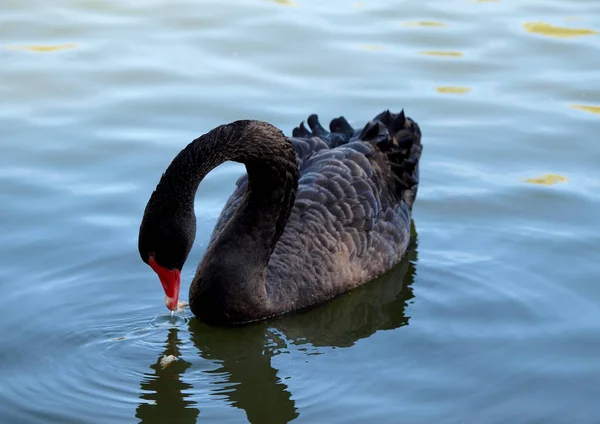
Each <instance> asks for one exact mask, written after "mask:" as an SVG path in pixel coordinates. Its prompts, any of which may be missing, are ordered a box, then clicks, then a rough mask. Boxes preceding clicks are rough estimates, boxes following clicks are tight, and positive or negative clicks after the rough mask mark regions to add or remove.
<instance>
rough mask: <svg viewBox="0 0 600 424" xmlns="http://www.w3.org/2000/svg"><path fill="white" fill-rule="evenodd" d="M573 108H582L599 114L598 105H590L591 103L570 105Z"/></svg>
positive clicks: (599, 107) (599, 108)
mask: <svg viewBox="0 0 600 424" xmlns="http://www.w3.org/2000/svg"><path fill="white" fill-rule="evenodd" d="M571 107H572V108H574V109H579V110H584V111H586V112H590V113H598V114H600V106H592V105H571Z"/></svg>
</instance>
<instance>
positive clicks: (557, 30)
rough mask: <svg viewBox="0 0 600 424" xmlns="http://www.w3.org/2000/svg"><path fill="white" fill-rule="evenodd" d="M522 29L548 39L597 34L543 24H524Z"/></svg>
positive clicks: (590, 31) (580, 29)
mask: <svg viewBox="0 0 600 424" xmlns="http://www.w3.org/2000/svg"><path fill="white" fill-rule="evenodd" d="M523 28H525V30H527V31H529V32H533V33H536V34H541V35H546V36H548V37H562V38H570V37H582V36H584V35H595V34H598V32H596V31H594V30H592V29H585V28H566V27H559V26H554V25H550V24H546V23H544V22H525V23H524V24H523Z"/></svg>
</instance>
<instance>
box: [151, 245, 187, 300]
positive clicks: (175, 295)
mask: <svg viewBox="0 0 600 424" xmlns="http://www.w3.org/2000/svg"><path fill="white" fill-rule="evenodd" d="M148 265H150V267H151V268H152V269H153V270H154V272H156V274H157V275H158V278H160V282H161V284H162V286H163V289H164V290H165V296H166V297H165V304H166V305H167V308H168V309H169V310H171V311H175V310H177V303H178V301H179V286H180V284H181V272H180V271H179V270H178V269H168V268H165V267H162V266H160V265H159V264H157V263H156V261H155V260H154V256H150V258H149V259H148Z"/></svg>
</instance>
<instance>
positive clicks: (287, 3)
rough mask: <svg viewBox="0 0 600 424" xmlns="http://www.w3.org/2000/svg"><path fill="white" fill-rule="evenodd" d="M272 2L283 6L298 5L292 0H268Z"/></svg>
mask: <svg viewBox="0 0 600 424" xmlns="http://www.w3.org/2000/svg"><path fill="white" fill-rule="evenodd" d="M270 1H272V2H273V3H277V4H281V5H283V6H298V4H297V3H296V2H293V1H292V0H270Z"/></svg>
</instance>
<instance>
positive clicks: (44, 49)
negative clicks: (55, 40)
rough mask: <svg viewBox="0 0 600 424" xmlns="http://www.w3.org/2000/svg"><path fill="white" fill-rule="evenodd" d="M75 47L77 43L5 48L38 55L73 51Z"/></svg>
mask: <svg viewBox="0 0 600 424" xmlns="http://www.w3.org/2000/svg"><path fill="white" fill-rule="evenodd" d="M75 47H77V44H75V43H70V44H56V45H53V46H52V45H48V46H42V45H26V46H5V48H6V49H8V50H27V51H30V52H37V53H49V52H57V51H59V50H67V49H72V48H75Z"/></svg>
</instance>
